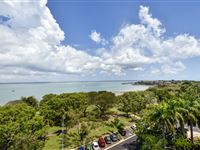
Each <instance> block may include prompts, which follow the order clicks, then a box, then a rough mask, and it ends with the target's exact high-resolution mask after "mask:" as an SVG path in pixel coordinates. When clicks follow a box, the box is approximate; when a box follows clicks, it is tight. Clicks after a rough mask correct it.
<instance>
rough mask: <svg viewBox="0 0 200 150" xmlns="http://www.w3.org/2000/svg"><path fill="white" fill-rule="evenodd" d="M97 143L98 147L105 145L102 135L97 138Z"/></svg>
mask: <svg viewBox="0 0 200 150" xmlns="http://www.w3.org/2000/svg"><path fill="white" fill-rule="evenodd" d="M98 144H99V146H100V147H105V146H106V142H105V140H104V138H103V137H100V138H99V140H98Z"/></svg>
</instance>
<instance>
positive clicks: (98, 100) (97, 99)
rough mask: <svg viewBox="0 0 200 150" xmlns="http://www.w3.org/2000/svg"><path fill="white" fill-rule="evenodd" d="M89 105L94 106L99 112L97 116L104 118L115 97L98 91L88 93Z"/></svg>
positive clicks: (112, 94) (110, 93) (109, 93)
mask: <svg viewBox="0 0 200 150" xmlns="http://www.w3.org/2000/svg"><path fill="white" fill-rule="evenodd" d="M89 100H90V103H91V104H93V105H95V106H96V107H97V109H98V110H99V116H100V117H103V116H105V114H106V112H107V111H108V109H109V108H111V107H112V106H113V105H114V104H115V102H116V97H115V94H114V93H112V92H106V91H100V92H90V93H89Z"/></svg>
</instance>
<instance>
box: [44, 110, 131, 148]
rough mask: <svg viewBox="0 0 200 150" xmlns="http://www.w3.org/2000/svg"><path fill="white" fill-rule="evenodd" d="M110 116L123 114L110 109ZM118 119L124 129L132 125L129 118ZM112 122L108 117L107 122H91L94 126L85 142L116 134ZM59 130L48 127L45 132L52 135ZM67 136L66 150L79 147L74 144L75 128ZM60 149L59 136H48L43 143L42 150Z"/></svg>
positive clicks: (76, 132)
mask: <svg viewBox="0 0 200 150" xmlns="http://www.w3.org/2000/svg"><path fill="white" fill-rule="evenodd" d="M90 109H92V108H90ZM110 114H123V112H121V111H119V110H117V109H116V108H112V109H111V110H110ZM118 118H119V120H120V122H121V123H123V124H124V125H125V127H129V126H131V125H132V122H131V118H126V117H123V116H120V117H118ZM113 120H114V117H113V116H112V115H110V118H109V120H107V121H99V122H93V125H94V126H93V127H92V128H91V129H90V131H89V135H88V137H87V139H86V143H87V141H88V142H89V141H90V142H91V141H93V140H96V139H98V138H99V137H100V136H104V135H106V134H109V133H112V132H117V129H116V128H114V127H113V126H112V125H111V121H113ZM60 129H61V127H50V128H48V129H47V131H48V133H54V132H56V131H58V130H60ZM68 134H69V135H68V136H67V139H66V142H67V143H68V144H67V145H70V147H67V149H70V148H72V147H76V146H77V145H79V144H78V143H75V141H76V139H77V134H78V131H77V127H74V128H71V129H70V130H69V131H68ZM60 147H61V141H60V136H59V135H56V134H50V136H49V137H48V140H47V141H46V143H45V147H44V149H43V150H59V149H60Z"/></svg>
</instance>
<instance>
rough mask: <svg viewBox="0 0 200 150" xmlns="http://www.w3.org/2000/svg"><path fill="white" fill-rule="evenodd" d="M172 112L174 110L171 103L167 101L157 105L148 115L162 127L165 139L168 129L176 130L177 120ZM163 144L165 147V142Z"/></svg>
mask: <svg viewBox="0 0 200 150" xmlns="http://www.w3.org/2000/svg"><path fill="white" fill-rule="evenodd" d="M172 114H173V111H172V110H170V107H169V105H168V104H167V103H166V102H162V103H160V104H159V105H155V107H154V108H153V109H152V112H151V113H150V114H149V116H148V117H149V119H150V120H151V121H153V122H154V123H155V125H157V126H160V128H161V129H162V135H163V139H165V134H166V131H169V132H171V131H174V123H175V122H176V121H175V118H174V116H173V115H172ZM163 146H164V147H165V144H164V145H163Z"/></svg>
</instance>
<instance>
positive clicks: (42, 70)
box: [0, 0, 200, 79]
mask: <svg viewBox="0 0 200 150" xmlns="http://www.w3.org/2000/svg"><path fill="white" fill-rule="evenodd" d="M46 3H47V2H46V1H45V0H41V1H35V0H32V1H31V0H30V2H29V3H27V2H26V3H23V2H19V1H18V2H15V1H14V0H4V1H3V2H1V3H0V16H4V17H6V18H8V19H6V20H3V19H1V21H0V33H1V34H0V45H1V48H0V74H1V76H0V78H1V79H4V78H9V77H10V78H12V77H22V76H45V77H48V76H56V75H59V74H88V73H93V72H96V71H98V72H103V73H110V74H116V75H123V74H125V73H126V72H127V71H149V72H151V73H153V74H155V73H156V74H175V73H178V72H180V71H182V70H184V69H185V66H184V64H183V60H185V59H189V58H191V57H195V56H200V40H199V39H196V38H195V37H193V36H191V35H188V34H180V35H177V36H175V37H168V38H166V37H165V35H164V34H165V32H166V30H165V28H164V27H163V25H162V23H161V22H160V21H159V20H158V19H157V18H153V17H152V14H150V13H149V8H148V7H145V6H141V7H140V10H139V18H140V23H139V24H129V25H125V26H123V27H122V28H121V29H120V31H119V33H118V34H117V35H115V36H114V37H113V38H112V39H111V41H112V43H109V44H110V45H108V42H107V41H106V40H105V39H104V38H103V37H102V36H101V34H100V33H98V32H96V31H92V32H91V35H90V38H91V39H92V40H93V41H95V42H96V43H99V44H101V45H102V47H101V48H100V49H98V50H96V51H97V55H96V56H92V55H90V54H88V53H86V52H85V51H84V50H78V49H76V48H74V47H72V46H70V45H61V41H63V40H64V38H65V35H64V32H63V31H62V30H61V28H60V27H59V25H58V23H57V22H56V20H55V19H54V18H53V16H52V14H51V12H50V10H49V9H48V7H47V6H46ZM105 44H107V47H106V48H105ZM151 66H156V67H155V68H154V69H153V70H152V69H151V68H152V67H151ZM6 76H7V77H6Z"/></svg>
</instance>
